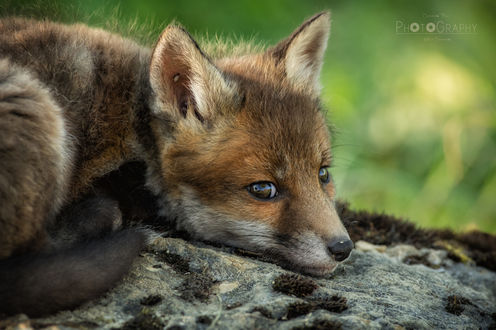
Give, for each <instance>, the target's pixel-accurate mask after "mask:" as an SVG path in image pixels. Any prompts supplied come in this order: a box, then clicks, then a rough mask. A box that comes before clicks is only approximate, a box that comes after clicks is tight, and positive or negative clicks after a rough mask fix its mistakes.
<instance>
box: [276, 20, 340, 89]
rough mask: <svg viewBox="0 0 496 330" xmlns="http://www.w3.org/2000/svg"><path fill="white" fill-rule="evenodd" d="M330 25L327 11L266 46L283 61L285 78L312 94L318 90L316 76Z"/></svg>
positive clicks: (278, 59)
mask: <svg viewBox="0 0 496 330" xmlns="http://www.w3.org/2000/svg"><path fill="white" fill-rule="evenodd" d="M330 25H331V21H330V13H329V12H327V11H325V12H322V13H319V14H317V15H314V16H313V17H311V18H309V19H308V20H307V21H305V22H303V24H301V25H300V27H298V28H297V29H296V30H295V31H294V32H293V33H292V34H291V35H290V36H289V37H288V38H286V39H285V40H283V41H281V42H279V43H278V44H277V45H276V46H275V47H273V48H271V49H269V54H270V55H272V57H273V58H274V59H275V60H276V63H278V64H279V63H280V64H282V66H283V69H284V71H285V75H286V77H287V79H288V80H289V81H290V82H292V83H293V84H294V85H295V86H297V87H298V88H300V89H303V90H306V91H310V92H313V93H315V94H318V93H319V92H320V88H321V86H320V83H319V75H320V69H321V68H322V62H323V61H324V52H325V49H326V47H327V39H328V37H329V32H330Z"/></svg>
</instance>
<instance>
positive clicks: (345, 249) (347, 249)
mask: <svg viewBox="0 0 496 330" xmlns="http://www.w3.org/2000/svg"><path fill="white" fill-rule="evenodd" d="M327 248H328V249H329V252H330V253H331V254H332V255H333V256H334V259H335V260H336V261H343V260H344V259H346V258H348V256H349V255H350V253H351V250H353V242H352V241H351V240H350V239H348V238H343V239H337V240H333V241H331V242H329V243H328V244H327Z"/></svg>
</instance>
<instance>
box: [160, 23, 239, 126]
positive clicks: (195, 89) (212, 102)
mask: <svg viewBox="0 0 496 330" xmlns="http://www.w3.org/2000/svg"><path fill="white" fill-rule="evenodd" d="M150 84H151V87H152V89H153V91H154V92H155V94H156V95H157V102H158V108H157V109H156V110H155V111H159V112H165V113H168V115H169V117H170V118H171V119H172V120H174V121H176V122H178V121H180V120H185V121H187V122H190V123H195V122H198V121H199V122H202V123H203V122H204V121H208V120H210V119H212V118H213V117H214V116H215V114H216V112H217V111H221V110H220V109H222V108H223V105H224V104H223V103H227V102H229V101H230V100H232V99H233V98H234V96H235V95H237V94H236V91H237V88H236V86H235V84H234V83H233V82H232V81H230V80H229V79H227V78H226V77H225V76H224V74H223V73H222V72H221V71H220V70H219V69H218V68H217V67H216V66H215V65H214V64H213V63H212V61H211V60H210V59H209V58H208V57H207V56H206V55H205V54H204V53H203V51H202V50H201V49H200V47H199V46H198V44H197V43H196V41H195V40H193V38H192V37H191V35H190V34H189V33H188V32H187V31H186V30H184V29H183V28H182V27H180V26H177V25H169V26H168V27H167V28H166V29H165V30H164V32H162V35H161V36H160V38H159V40H158V42H157V44H156V46H155V49H154V50H153V54H152V59H151V63H150Z"/></svg>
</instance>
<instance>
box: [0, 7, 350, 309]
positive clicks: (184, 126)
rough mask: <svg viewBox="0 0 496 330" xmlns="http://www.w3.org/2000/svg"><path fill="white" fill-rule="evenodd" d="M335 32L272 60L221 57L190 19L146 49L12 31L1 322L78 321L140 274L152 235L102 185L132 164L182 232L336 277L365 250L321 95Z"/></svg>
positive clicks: (2, 188)
mask: <svg viewBox="0 0 496 330" xmlns="http://www.w3.org/2000/svg"><path fill="white" fill-rule="evenodd" d="M329 33H330V12H328V11H324V12H321V13H318V14H316V15H314V16H313V17H311V18H309V19H307V20H306V21H304V22H303V23H302V24H301V25H300V26H299V27H298V28H297V29H296V30H294V32H293V33H292V34H291V35H289V36H288V37H286V38H284V39H282V40H281V41H280V42H278V43H277V44H275V45H274V46H271V47H268V48H266V49H260V50H256V51H254V50H253V49H250V47H246V49H245V50H244V51H233V52H231V53H229V52H227V53H226V52H224V53H222V52H221V54H220V53H219V54H216V52H215V51H212V52H211V53H210V54H209V53H207V52H206V51H204V49H209V46H208V45H206V46H204V47H201V46H200V44H199V43H198V42H197V41H195V39H194V38H193V37H192V36H191V34H190V33H189V32H187V30H186V29H185V28H184V27H182V26H181V25H179V24H178V23H171V24H170V25H168V26H167V27H166V28H165V29H164V30H163V32H162V33H161V35H160V36H159V38H158V40H157V41H156V43H155V45H154V47H152V48H148V47H146V46H142V45H140V44H139V43H137V42H135V41H132V40H130V39H128V38H124V37H122V36H120V35H117V34H113V33H111V32H107V31H104V30H102V29H98V28H92V27H88V26H87V25H84V24H72V25H64V24H61V23H56V22H51V21H48V20H45V21H36V20H32V19H28V18H19V17H10V18H4V19H1V20H0V204H1V207H0V314H3V315H12V314H16V313H25V314H27V315H29V316H34V317H36V316H42V315H47V314H52V313H54V312H57V311H60V310H64V309H72V308H75V307H77V306H79V305H81V304H82V303H84V302H86V301H89V300H91V299H95V298H97V297H99V296H101V295H102V294H104V293H105V292H106V291H107V290H109V289H110V288H112V287H113V286H114V285H115V284H116V283H117V282H118V281H119V280H120V279H121V278H122V277H123V276H124V275H125V274H126V273H127V272H128V270H129V269H130V267H131V265H132V263H133V261H134V260H135V258H136V257H137V256H138V255H139V253H140V251H141V250H142V249H143V248H144V247H145V246H146V245H147V244H148V243H149V242H150V240H151V239H152V238H153V237H154V236H153V235H154V234H156V233H155V232H153V231H151V230H149V229H146V228H145V229H144V228H143V227H140V226H139V225H138V226H129V225H128V224H129V221H127V220H126V219H127V218H128V216H127V215H126V212H124V211H123V207H122V204H119V201H118V200H117V198H116V197H115V196H113V195H112V194H110V193H109V192H108V191H106V190H105V189H104V188H102V187H100V186H99V182H101V179H102V178H106V177H108V175H109V173H113V172H115V171H119V169H120V168H122V167H123V166H126V164H130V163H132V162H139V163H140V164H143V170H142V172H143V177H144V187H145V188H144V189H145V190H146V191H147V192H149V193H150V195H151V196H153V198H154V200H155V202H154V203H155V204H154V205H156V211H155V210H154V212H156V213H157V216H159V217H160V219H163V221H167V222H168V223H169V224H171V226H172V227H174V228H176V229H177V230H181V231H185V232H187V233H189V235H191V237H192V238H193V239H198V240H204V241H208V242H218V243H222V244H226V245H229V246H233V247H239V248H242V249H244V250H249V251H253V252H260V253H264V254H267V255H270V256H272V257H273V258H274V260H276V262H277V263H279V264H280V265H281V266H283V267H285V268H288V269H290V270H294V271H297V272H301V273H305V274H309V275H313V276H326V275H328V274H330V273H331V272H332V271H333V270H334V269H335V268H336V267H337V265H338V264H339V263H340V262H342V261H343V260H345V259H346V258H348V256H349V255H350V253H351V251H352V249H353V242H352V241H351V240H350V237H349V235H348V233H347V231H346V229H345V227H344V226H343V224H342V222H341V220H340V218H339V215H338V213H337V211H336V206H335V199H336V189H335V185H334V183H333V180H332V176H331V173H330V166H331V165H332V153H331V133H330V129H329V126H328V124H327V122H326V115H325V107H324V106H323V103H322V101H321V99H320V94H321V85H320V80H319V79H320V78H319V76H320V71H321V68H322V65H323V61H324V54H325V50H326V47H327V41H328V37H329ZM122 177H123V178H122ZM121 179H122V180H127V179H129V180H132V178H131V177H129V178H127V177H126V176H125V175H123V176H122V175H121ZM120 193H121V194H124V195H126V194H127V193H128V191H120ZM129 193H130V192H129Z"/></svg>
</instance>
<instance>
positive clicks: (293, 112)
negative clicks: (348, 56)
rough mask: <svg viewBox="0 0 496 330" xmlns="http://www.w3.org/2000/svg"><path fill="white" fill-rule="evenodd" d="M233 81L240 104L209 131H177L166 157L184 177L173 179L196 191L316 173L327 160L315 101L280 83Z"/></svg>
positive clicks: (327, 145) (323, 128)
mask: <svg viewBox="0 0 496 330" xmlns="http://www.w3.org/2000/svg"><path fill="white" fill-rule="evenodd" d="M236 80H237V83H238V85H239V91H240V93H242V94H243V99H244V100H243V102H242V103H241V105H238V106H237V107H236V108H234V107H233V109H231V111H227V113H228V114H226V112H224V113H225V115H224V116H223V117H222V118H216V119H215V120H214V122H213V123H212V127H211V128H210V129H208V130H199V131H195V132H192V131H191V130H189V129H187V128H185V129H184V130H181V129H179V130H178V131H177V132H176V136H175V143H174V145H173V146H172V147H171V148H170V150H169V152H168V153H167V154H166V158H168V159H167V160H168V161H170V160H173V161H172V162H170V163H171V165H172V167H174V166H176V167H177V169H176V170H174V169H171V171H172V172H175V173H174V174H175V175H176V176H181V177H182V178H179V177H177V181H178V182H184V183H187V184H188V185H191V186H193V187H197V188H199V189H197V190H198V191H199V192H205V191H210V192H212V191H211V189H212V187H214V186H217V187H219V189H222V191H223V192H225V191H226V189H229V188H230V187H233V188H234V187H236V188H237V187H240V186H246V185H248V184H250V183H252V182H256V181H277V182H278V183H280V184H285V185H289V184H290V183H291V185H296V184H297V182H298V181H300V180H299V178H300V177H305V176H307V174H308V175H311V176H312V177H314V178H317V173H318V169H319V167H320V166H329V165H330V161H331V159H330V158H331V153H330V140H329V133H328V128H327V126H326V122H325V116H324V114H323V113H322V111H320V104H319V101H318V100H316V99H314V98H311V97H309V96H306V95H302V94H298V93H296V92H294V91H293V90H291V89H290V88H288V86H287V85H284V84H275V83H273V82H270V81H255V80H251V79H247V78H246V77H244V76H240V75H238V76H237V77H236ZM200 164H201V165H200ZM190 167H192V168H190ZM185 169H187V171H184V170H185ZM288 188H289V187H288ZM211 196H212V195H211V194H210V197H211Z"/></svg>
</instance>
